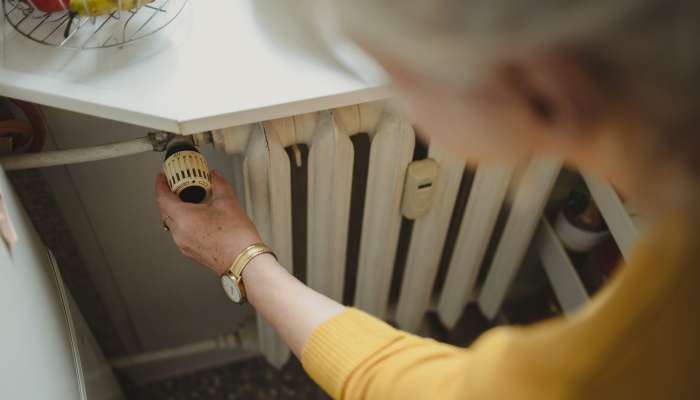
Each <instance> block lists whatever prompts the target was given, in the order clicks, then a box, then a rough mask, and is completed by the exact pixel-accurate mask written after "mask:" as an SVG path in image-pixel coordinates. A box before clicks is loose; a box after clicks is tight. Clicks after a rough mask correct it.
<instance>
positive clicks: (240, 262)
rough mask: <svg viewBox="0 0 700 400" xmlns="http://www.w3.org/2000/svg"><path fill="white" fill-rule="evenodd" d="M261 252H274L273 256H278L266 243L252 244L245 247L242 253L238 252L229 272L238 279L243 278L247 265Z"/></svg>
mask: <svg viewBox="0 0 700 400" xmlns="http://www.w3.org/2000/svg"><path fill="white" fill-rule="evenodd" d="M261 254H272V256H273V257H275V258H277V256H275V253H273V252H272V250H271V249H270V248H269V247H267V246H266V245H265V244H264V243H255V244H251V245H250V246H248V247H246V248H245V249H243V251H241V253H240V254H238V256H237V257H236V259H235V260H233V263H231V267H229V269H228V273H229V274H230V275H232V276H233V277H234V278H236V279H241V276H242V275H243V270H245V267H247V266H248V264H250V262H251V261H252V260H253V259H254V258H255V257H257V256H259V255H261Z"/></svg>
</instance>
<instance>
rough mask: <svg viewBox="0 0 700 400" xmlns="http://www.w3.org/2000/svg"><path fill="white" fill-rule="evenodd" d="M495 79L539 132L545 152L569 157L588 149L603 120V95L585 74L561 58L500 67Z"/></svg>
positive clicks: (536, 59) (541, 58)
mask: <svg viewBox="0 0 700 400" xmlns="http://www.w3.org/2000/svg"><path fill="white" fill-rule="evenodd" d="M498 71H499V72H498V75H500V79H502V80H503V82H504V84H505V86H506V87H507V88H508V90H509V91H511V92H512V94H513V95H514V97H515V98H516V99H519V101H520V102H521V103H522V104H521V106H522V107H523V108H524V110H525V112H527V113H528V114H529V118H528V119H529V120H530V121H531V123H534V124H535V125H536V127H537V130H538V131H540V132H541V135H540V137H539V140H538V142H539V143H540V144H542V145H544V147H546V148H550V149H547V150H557V151H560V152H564V153H565V154H570V153H571V152H576V151H577V150H578V149H581V148H587V147H590V145H591V144H592V143H591V141H594V140H596V138H595V136H596V135H595V132H596V125H597V124H599V123H600V122H601V120H602V114H603V113H602V110H603V108H604V106H603V104H604V102H603V100H604V99H603V96H602V92H601V91H600V90H599V88H598V87H597V85H596V84H595V83H594V81H593V80H592V79H591V78H590V76H589V75H587V74H586V73H585V71H584V70H583V69H582V68H580V67H579V66H578V65H577V64H576V63H574V62H573V61H570V60H567V59H562V58H548V57H533V58H530V59H528V60H525V61H519V62H513V63H506V64H502V65H501V67H499V68H498Z"/></svg>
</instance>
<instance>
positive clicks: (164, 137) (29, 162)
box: [0, 132, 211, 171]
mask: <svg viewBox="0 0 700 400" xmlns="http://www.w3.org/2000/svg"><path fill="white" fill-rule="evenodd" d="M174 137H175V135H174V134H172V133H166V132H152V133H149V134H148V136H146V137H142V138H138V139H132V140H126V141H123V142H117V143H110V144H103V145H99V146H92V147H82V148H78V149H68V150H54V151H46V152H40V153H29V154H17V155H11V156H6V157H0V165H2V168H3V169H4V170H5V171H16V170H20V169H32V168H46V167H55V166H59V165H66V164H80V163H85V162H91V161H101V160H108V159H110V158H116V157H124V156H130V155H134V154H140V153H146V152H149V151H165V148H166V146H167V144H168V143H169V142H170V141H171V140H172V139H173V138H174ZM192 139H193V141H194V143H195V144H203V143H209V142H211V134H210V133H208V132H207V133H204V134H197V135H192Z"/></svg>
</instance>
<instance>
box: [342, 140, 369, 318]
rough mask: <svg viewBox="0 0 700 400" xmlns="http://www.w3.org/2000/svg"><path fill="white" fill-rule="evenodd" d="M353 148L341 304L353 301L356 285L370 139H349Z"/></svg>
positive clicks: (348, 303)
mask: <svg viewBox="0 0 700 400" xmlns="http://www.w3.org/2000/svg"><path fill="white" fill-rule="evenodd" d="M350 140H351V141H352V145H353V147H354V150H355V151H354V157H355V159H354V162H353V170H352V188H351V195H350V196H351V197H350V217H349V218H350V221H349V223H348V243H347V249H346V253H345V254H346V255H345V281H344V282H345V283H344V286H343V304H347V305H350V304H353V303H354V301H355V284H356V283H357V266H358V263H359V257H360V236H361V235H362V219H363V217H364V210H365V193H366V192H367V173H368V172H369V146H370V139H369V135H368V134H366V133H360V134H357V135H353V136H351V137H350Z"/></svg>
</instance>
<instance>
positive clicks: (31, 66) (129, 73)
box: [0, 0, 388, 134]
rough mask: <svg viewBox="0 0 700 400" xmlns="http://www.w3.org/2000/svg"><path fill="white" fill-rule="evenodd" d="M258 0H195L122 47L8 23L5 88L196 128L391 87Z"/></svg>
mask: <svg viewBox="0 0 700 400" xmlns="http://www.w3.org/2000/svg"><path fill="white" fill-rule="evenodd" d="M255 1H256V0H192V1H190V2H189V4H188V6H187V7H186V9H185V10H184V11H183V14H181V15H180V16H179V18H178V19H177V20H176V21H175V22H174V23H173V24H171V25H170V26H169V27H168V28H167V29H166V30H164V31H162V32H159V33H158V34H156V35H155V36H152V37H149V38H146V39H142V40H140V41H138V42H136V43H135V44H132V45H129V46H126V47H124V48H122V49H118V48H115V49H103V50H84V51H77V50H71V49H63V48H51V47H47V46H44V45H40V44H38V43H34V42H32V41H30V40H28V39H26V38H24V37H22V36H20V35H19V34H18V33H17V32H15V31H14V28H13V27H11V26H10V25H9V24H7V23H5V24H4V25H5V26H3V27H2V32H3V34H4V38H3V40H2V43H3V49H2V50H3V53H2V58H1V59H0V61H2V62H1V64H0V95H3V96H7V97H14V98H19V99H24V100H28V101H32V102H35V103H40V104H44V105H48V106H53V107H57V108H63V109H67V110H71V111H77V112H81V113H85V114H90V115H95V116H99V117H104V118H108V119H114V120H119V121H123V122H128V123H133V124H137V125H141V126H145V127H149V128H153V129H159V130H165V131H169V132H175V133H183V134H191V133H196V132H200V131H205V130H210V129H216V128H223V127H228V126H235V125H241V124H246V123H251V122H257V121H262V120H268V119H272V118H278V117H283V116H289V115H295V114H301V113H304V112H311V111H317V110H322V109H327V108H334V107H339V106H344V105H350V104H356V103H361V102H366V101H372V100H377V99H380V98H384V97H386V96H387V95H388V90H387V89H386V88H384V87H382V86H381V85H377V84H366V83H363V82H361V81H359V80H357V79H355V78H353V77H350V76H348V75H346V74H344V73H343V72H341V71H338V70H336V69H334V68H331V67H329V66H326V65H324V64H322V63H320V62H318V61H317V60H314V59H312V58H310V57H308V56H307V55H305V54H303V52H298V53H294V52H291V51H283V50H282V49H281V48H280V46H278V45H275V42H277V41H276V40H275V39H274V36H270V35H268V34H265V32H267V30H264V29H263V23H265V22H264V21H263V20H261V19H260V16H259V13H256V10H255V9H254V8H255V7H254V4H253V3H254V2H255Z"/></svg>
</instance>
